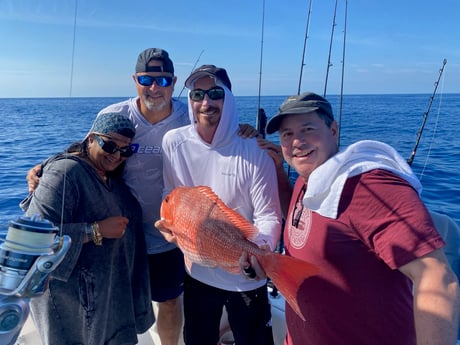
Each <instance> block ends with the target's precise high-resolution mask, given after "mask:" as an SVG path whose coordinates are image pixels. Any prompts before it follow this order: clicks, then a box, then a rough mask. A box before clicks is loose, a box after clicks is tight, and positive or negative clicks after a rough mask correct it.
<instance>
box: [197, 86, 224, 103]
mask: <svg viewBox="0 0 460 345" xmlns="http://www.w3.org/2000/svg"><path fill="white" fill-rule="evenodd" d="M204 95H208V97H209V98H210V99H212V100H213V101H216V100H218V99H223V98H224V97H225V91H224V89H223V88H221V87H220V86H214V87H213V88H211V89H209V90H201V89H195V90H192V91H190V94H189V97H190V99H191V100H192V101H195V102H199V101H202V100H203V99H204Z"/></svg>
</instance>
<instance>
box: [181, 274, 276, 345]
mask: <svg viewBox="0 0 460 345" xmlns="http://www.w3.org/2000/svg"><path fill="white" fill-rule="evenodd" d="M224 306H225V308H226V309H227V314H228V321H229V324H230V328H231V329H232V332H233V337H234V339H235V344H240V345H256V344H257V345H273V334H272V326H271V309H270V303H269V301H268V292H267V285H266V284H265V285H264V286H262V287H260V288H258V289H255V290H251V291H241V292H238V291H227V290H222V289H218V288H215V287H212V286H209V285H206V284H203V283H201V282H200V281H198V280H196V279H193V278H192V277H190V276H189V275H188V274H187V275H186V277H185V289H184V317H185V325H184V338H185V343H186V344H190V345H215V344H217V343H218V341H219V325H220V319H221V316H222V310H223V307H224Z"/></svg>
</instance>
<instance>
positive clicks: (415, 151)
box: [407, 59, 447, 165]
mask: <svg viewBox="0 0 460 345" xmlns="http://www.w3.org/2000/svg"><path fill="white" fill-rule="evenodd" d="M446 63H447V60H446V59H444V60H443V62H442V67H441V69H440V70H439V76H438V80H437V81H436V82H435V83H434V90H433V93H432V95H431V96H430V100H429V102H428V106H427V109H426V110H425V113H424V114H423V120H422V125H421V126H420V129H419V130H418V132H417V139H416V141H415V145H414V148H413V149H412V152H411V154H410V156H409V158H408V159H407V163H408V164H409V165H412V163H413V161H414V157H415V154H416V153H417V148H418V144H419V143H420V138H421V137H422V133H423V129H424V127H425V123H426V120H427V118H428V113H429V112H430V108H431V104H432V103H433V99H434V96H435V95H436V90H437V89H438V85H439V80H440V79H441V76H442V73H443V72H444V66H445V65H446Z"/></svg>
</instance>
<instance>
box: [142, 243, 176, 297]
mask: <svg viewBox="0 0 460 345" xmlns="http://www.w3.org/2000/svg"><path fill="white" fill-rule="evenodd" d="M148 259H149V271H150V291H151V293H152V301H155V302H164V301H167V300H170V299H175V298H177V297H179V296H180V295H181V294H182V292H183V291H184V277H185V264H184V255H183V254H182V252H181V251H180V249H179V248H175V249H173V250H169V251H167V252H164V253H158V254H149V256H148Z"/></svg>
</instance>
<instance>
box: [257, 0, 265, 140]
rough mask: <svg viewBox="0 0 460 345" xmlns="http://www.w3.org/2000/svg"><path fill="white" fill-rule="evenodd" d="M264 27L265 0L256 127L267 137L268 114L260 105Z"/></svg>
mask: <svg viewBox="0 0 460 345" xmlns="http://www.w3.org/2000/svg"><path fill="white" fill-rule="evenodd" d="M264 27H265V0H264V1H263V2H262V30H261V31H262V32H261V39H260V62H259V97H258V101H257V116H256V129H257V131H258V132H259V133H260V135H261V136H262V138H265V126H266V125H267V115H266V114H265V110H264V109H263V108H261V107H260V93H261V89H262V61H263V52H264Z"/></svg>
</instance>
